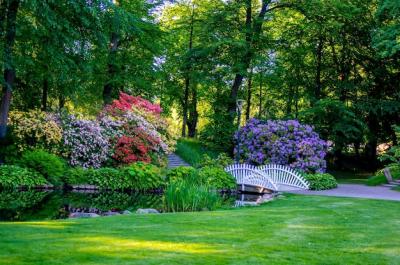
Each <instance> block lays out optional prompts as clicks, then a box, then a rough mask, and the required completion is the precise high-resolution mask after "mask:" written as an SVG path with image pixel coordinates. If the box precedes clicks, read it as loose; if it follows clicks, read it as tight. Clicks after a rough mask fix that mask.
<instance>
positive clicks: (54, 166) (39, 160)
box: [18, 150, 66, 185]
mask: <svg viewBox="0 0 400 265" xmlns="http://www.w3.org/2000/svg"><path fill="white" fill-rule="evenodd" d="M18 165H20V166H21V167H26V168H30V169H34V170H36V171H37V172H39V173H40V174H42V175H43V176H44V177H45V178H46V179H47V180H48V181H49V182H50V183H52V184H55V185H57V184H60V183H61V177H62V176H63V175H64V173H65V170H66V163H65V161H64V160H63V159H61V158H59V157H58V156H56V155H53V154H50V153H48V152H46V151H43V150H34V151H26V152H25V153H23V155H22V158H21V159H20V160H19V161H18Z"/></svg>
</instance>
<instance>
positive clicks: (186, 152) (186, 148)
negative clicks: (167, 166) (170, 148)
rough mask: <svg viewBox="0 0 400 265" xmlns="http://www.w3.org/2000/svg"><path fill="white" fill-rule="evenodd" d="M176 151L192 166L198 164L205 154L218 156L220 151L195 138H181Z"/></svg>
mask: <svg viewBox="0 0 400 265" xmlns="http://www.w3.org/2000/svg"><path fill="white" fill-rule="evenodd" d="M175 153H176V154H177V155H179V156H180V157H181V158H182V159H183V160H185V162H187V163H188V164H190V165H191V166H198V165H199V164H200V163H201V161H202V159H203V156H204V155H208V156H209V157H211V158H216V157H217V156H218V154H219V152H217V151H214V150H210V149H209V148H207V147H205V146H204V145H202V143H201V142H200V141H198V140H195V139H187V138H181V139H179V140H178V142H177V144H176V151H175Z"/></svg>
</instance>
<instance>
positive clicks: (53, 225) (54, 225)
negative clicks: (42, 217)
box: [0, 221, 75, 229]
mask: <svg viewBox="0 0 400 265" xmlns="http://www.w3.org/2000/svg"><path fill="white" fill-rule="evenodd" d="M72 224H75V223H74V222H55V221H37V222H13V223H11V222H1V223H0V226H3V225H4V226H23V227H25V226H26V227H36V228H49V229H64V228H66V227H67V226H70V225H72Z"/></svg>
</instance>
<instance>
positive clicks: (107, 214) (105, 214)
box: [103, 211, 121, 216]
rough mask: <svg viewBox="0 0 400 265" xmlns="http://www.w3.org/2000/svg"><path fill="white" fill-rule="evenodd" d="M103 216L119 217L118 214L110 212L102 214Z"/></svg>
mask: <svg viewBox="0 0 400 265" xmlns="http://www.w3.org/2000/svg"><path fill="white" fill-rule="evenodd" d="M103 215H104V216H113V215H121V214H120V213H119V212H112V211H108V212H105V213H103Z"/></svg>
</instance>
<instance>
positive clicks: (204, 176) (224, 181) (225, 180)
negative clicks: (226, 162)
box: [198, 166, 236, 190]
mask: <svg viewBox="0 0 400 265" xmlns="http://www.w3.org/2000/svg"><path fill="white" fill-rule="evenodd" d="M198 177H199V178H200V179H201V181H202V182H203V183H205V184H206V185H207V186H209V187H212V188H215V189H217V190H223V189H233V188H235V187H236V181H235V179H234V178H233V176H232V175H231V174H229V173H227V172H226V171H225V170H224V169H222V168H221V167H211V166H207V167H203V168H201V169H199V171H198Z"/></svg>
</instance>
